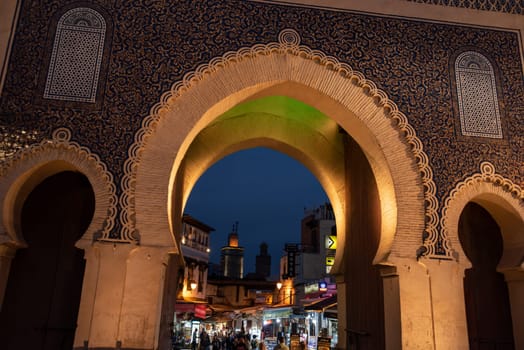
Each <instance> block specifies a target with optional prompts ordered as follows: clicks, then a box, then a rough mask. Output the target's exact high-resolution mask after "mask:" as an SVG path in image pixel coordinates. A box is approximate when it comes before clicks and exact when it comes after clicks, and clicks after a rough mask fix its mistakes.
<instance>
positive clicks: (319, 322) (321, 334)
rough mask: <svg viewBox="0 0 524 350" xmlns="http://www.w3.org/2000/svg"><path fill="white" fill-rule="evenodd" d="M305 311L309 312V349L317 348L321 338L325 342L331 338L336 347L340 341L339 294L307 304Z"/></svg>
mask: <svg viewBox="0 0 524 350" xmlns="http://www.w3.org/2000/svg"><path fill="white" fill-rule="evenodd" d="M304 311H305V312H306V313H307V317H306V319H307V324H308V332H309V338H308V342H307V347H308V349H310V350H316V349H317V347H318V340H319V338H322V339H323V341H324V342H325V341H326V339H328V338H329V339H330V343H331V346H330V347H331V348H335V347H336V345H337V343H338V319H337V296H336V295H333V296H330V297H327V298H324V299H321V300H318V301H316V302H314V303H311V304H309V305H306V306H305V307H304Z"/></svg>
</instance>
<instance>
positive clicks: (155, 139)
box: [121, 30, 438, 262]
mask: <svg viewBox="0 0 524 350" xmlns="http://www.w3.org/2000/svg"><path fill="white" fill-rule="evenodd" d="M279 40H280V41H279V43H271V44H268V45H260V46H255V47H253V48H249V49H243V50H240V51H239V52H236V53H228V54H226V55H225V56H224V57H222V58H219V59H216V60H214V61H212V62H211V63H210V64H209V65H206V66H203V67H201V68H199V69H198V70H197V71H196V72H194V73H191V74H188V75H187V76H186V78H185V79H184V81H182V82H179V83H177V84H175V85H174V86H173V88H172V89H171V91H170V92H168V93H166V94H165V95H164V96H163V97H162V101H161V102H160V103H159V104H157V105H156V106H155V107H154V108H153V110H152V114H151V115H150V117H148V118H146V119H145V121H144V123H143V128H142V129H141V130H140V132H139V133H138V134H137V136H136V140H137V141H136V142H135V144H134V145H133V147H132V148H131V149H130V159H129V161H128V162H127V164H126V176H125V178H124V180H123V183H122V185H123V188H124V195H123V197H122V199H121V203H123V204H128V205H124V208H128V209H127V211H125V212H124V213H123V215H122V218H123V226H124V230H134V229H138V231H139V232H140V234H141V239H142V241H141V243H142V244H155V245H156V244H162V245H164V244H166V245H169V244H173V243H174V238H173V237H176V232H175V231H176V225H174V222H172V220H173V218H172V217H170V215H171V214H174V215H175V218H174V219H175V222H176V220H178V218H177V217H176V216H178V215H180V214H181V210H182V205H181V204H180V205H178V206H177V205H174V206H173V204H174V203H175V202H176V200H173V198H172V197H171V196H172V194H173V193H184V189H183V187H185V188H186V189H187V188H191V187H192V184H184V183H183V182H182V181H177V179H180V178H177V176H181V175H180V174H178V171H179V169H180V167H181V163H182V160H183V159H184V156H185V154H186V153H187V152H188V150H189V148H190V146H191V144H192V143H193V142H194V141H195V139H196V138H197V135H199V133H200V132H202V131H203V130H204V129H205V128H206V127H208V126H209V125H210V124H211V123H212V122H213V121H215V120H216V118H218V117H219V116H221V115H223V114H224V113H226V112H227V111H229V110H230V109H231V108H233V107H235V106H237V105H238V104H239V103H242V102H247V101H251V100H255V99H260V98H262V97H266V96H287V97H289V98H292V99H295V100H297V101H301V102H302V103H304V104H307V105H309V106H311V107H313V108H315V109H316V110H318V111H319V112H320V113H322V114H324V115H326V116H329V118H331V119H332V120H333V121H334V122H335V123H336V124H338V125H339V126H340V127H341V128H342V129H344V130H345V131H346V132H347V133H348V134H349V135H351V137H352V138H354V139H355V140H356V142H357V143H358V144H359V146H360V147H361V148H362V149H363V151H364V152H365V154H366V156H367V158H368V161H369V162H370V164H371V167H372V169H373V173H374V175H375V178H376V181H377V185H378V187H379V195H380V198H381V216H382V217H381V221H382V223H383V225H382V235H381V236H382V239H381V242H380V246H379V249H378V252H377V256H376V262H385V261H386V260H387V257H388V255H389V254H391V253H394V254H395V255H398V256H413V255H414V254H415V252H416V250H417V249H418V248H419V246H420V241H421V236H422V232H423V231H424V230H426V232H427V233H428V237H429V238H428V239H427V240H426V247H427V251H428V253H429V254H432V253H433V246H432V244H433V243H434V242H435V241H436V238H437V233H436V225H437V222H438V220H437V214H436V212H437V206H438V205H437V201H436V199H435V196H434V184H433V180H432V174H431V170H430V168H429V166H428V164H427V156H426V155H425V153H424V151H423V150H422V145H421V142H420V140H418V138H417V137H416V135H415V132H414V130H413V128H412V127H411V126H410V125H409V124H408V123H407V119H406V117H405V116H404V115H402V113H400V112H399V111H398V110H397V108H396V105H395V104H394V103H393V102H391V101H390V100H388V98H387V96H386V95H385V94H384V93H383V92H382V91H380V90H379V89H377V88H376V87H375V85H374V84H373V83H372V82H369V81H367V80H366V79H365V78H364V77H363V76H362V75H361V74H360V73H358V72H354V71H353V70H352V69H351V67H349V66H348V65H346V64H342V63H340V62H338V61H337V60H336V59H334V58H332V57H327V56H325V55H323V54H322V53H321V52H316V51H312V50H310V49H309V48H307V47H304V46H300V45H299V41H300V39H299V37H298V35H297V34H296V32H294V31H291V30H286V31H284V32H282V33H281V35H280V37H279ZM282 141H283V143H284V144H285V143H288V144H292V141H289V140H288V142H286V140H282ZM282 151H283V152H285V153H289V152H288V151H289V150H284V149H282ZM306 165H307V164H306ZM177 174H178V175H177ZM195 181H196V180H195ZM180 203H182V202H180ZM138 207H140V208H148V210H146V211H143V210H140V211H136V210H135V208H138ZM339 207H340V208H344V204H343V203H341V204H340V206H339ZM153 213H154V215H152V214H153ZM399 217H402V218H404V219H403V220H401V221H399V220H398V218H399ZM425 219H426V225H425V223H424V222H425ZM414 235H416V236H415V237H414ZM339 240H342V241H341V243H342V244H343V240H344V237H343V235H342V237H340V238H339Z"/></svg>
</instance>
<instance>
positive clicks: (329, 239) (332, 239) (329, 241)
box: [326, 236, 337, 249]
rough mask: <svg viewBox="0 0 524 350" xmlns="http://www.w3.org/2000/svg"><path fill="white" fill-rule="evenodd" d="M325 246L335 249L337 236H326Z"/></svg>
mask: <svg viewBox="0 0 524 350" xmlns="http://www.w3.org/2000/svg"><path fill="white" fill-rule="evenodd" d="M326 248H327V249H337V236H326Z"/></svg>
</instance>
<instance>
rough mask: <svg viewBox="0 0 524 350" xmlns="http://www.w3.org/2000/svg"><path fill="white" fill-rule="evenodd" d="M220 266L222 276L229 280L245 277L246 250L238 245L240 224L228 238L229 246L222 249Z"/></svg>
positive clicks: (234, 226) (236, 225) (234, 227)
mask: <svg viewBox="0 0 524 350" xmlns="http://www.w3.org/2000/svg"><path fill="white" fill-rule="evenodd" d="M220 265H221V267H222V274H223V276H224V277H229V278H238V279H240V278H242V277H243V276H244V248H243V247H240V246H239V245H238V223H236V224H235V225H233V230H232V232H231V233H230V234H229V236H228V245H227V246H225V247H222V248H221V256H220Z"/></svg>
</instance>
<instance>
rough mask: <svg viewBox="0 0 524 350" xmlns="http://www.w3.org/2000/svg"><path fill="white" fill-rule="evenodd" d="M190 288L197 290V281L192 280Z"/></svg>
mask: <svg viewBox="0 0 524 350" xmlns="http://www.w3.org/2000/svg"><path fill="white" fill-rule="evenodd" d="M189 286H190V287H191V290H193V289H196V287H197V283H196V282H195V280H191V281H189Z"/></svg>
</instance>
